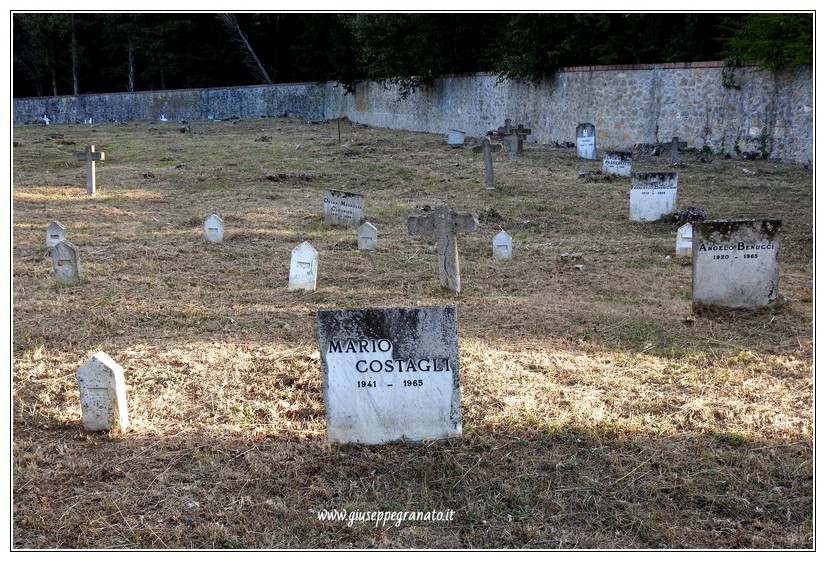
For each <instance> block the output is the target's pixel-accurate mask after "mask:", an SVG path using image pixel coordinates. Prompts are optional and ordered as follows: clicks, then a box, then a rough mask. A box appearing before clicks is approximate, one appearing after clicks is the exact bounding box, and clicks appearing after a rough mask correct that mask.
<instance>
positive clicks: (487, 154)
mask: <svg viewBox="0 0 826 562" xmlns="http://www.w3.org/2000/svg"><path fill="white" fill-rule="evenodd" d="M482 151H483V152H482V154H483V157H484V159H485V181H486V184H485V186H486V187H487V188H488V189H496V183H494V181H493V157H492V156H491V151H490V140H489V139H484V140H483V141H482Z"/></svg>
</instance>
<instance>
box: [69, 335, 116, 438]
mask: <svg viewBox="0 0 826 562" xmlns="http://www.w3.org/2000/svg"><path fill="white" fill-rule="evenodd" d="M76 376H77V386H78V390H79V391H80V409H81V413H82V415H83V428H84V429H86V430H87V431H108V430H111V429H114V428H115V427H116V426H119V427H120V429H126V428H127V427H129V411H128V409H127V406H126V382H125V381H124V378H123V367H121V366H120V365H118V364H117V363H115V361H114V360H113V359H112V358H111V357H109V356H108V355H107V354H106V353H104V352H102V351H99V352H98V353H95V355H94V356H92V357H91V358H90V359H88V360H87V361H86V362H85V363H84V364H83V365H81V366H80V368H79V369H78V370H77V373H76Z"/></svg>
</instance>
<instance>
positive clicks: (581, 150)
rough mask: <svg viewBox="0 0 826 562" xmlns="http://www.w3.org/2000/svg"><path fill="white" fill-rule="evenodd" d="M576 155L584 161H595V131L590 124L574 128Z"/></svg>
mask: <svg viewBox="0 0 826 562" xmlns="http://www.w3.org/2000/svg"><path fill="white" fill-rule="evenodd" d="M576 155H577V156H578V157H580V158H585V159H586V160H596V159H597V131H596V128H595V127H594V126H593V125H592V124H590V123H582V124H580V125H578V126H577V128H576Z"/></svg>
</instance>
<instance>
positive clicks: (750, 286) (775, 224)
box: [692, 219, 782, 310]
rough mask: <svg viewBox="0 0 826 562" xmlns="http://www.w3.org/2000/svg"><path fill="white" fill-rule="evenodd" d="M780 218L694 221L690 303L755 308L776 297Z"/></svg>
mask: <svg viewBox="0 0 826 562" xmlns="http://www.w3.org/2000/svg"><path fill="white" fill-rule="evenodd" d="M781 225H782V221H781V219H739V220H711V221H702V222H695V223H694V224H693V234H694V236H693V249H692V265H693V276H692V293H693V294H692V304H693V305H694V306H695V307H702V306H719V307H724V308H738V309H749V310H756V309H758V308H762V307H765V306H770V305H772V304H775V302H776V301H777V299H778V292H777V285H778V277H779V266H778V255H779V252H780V227H781Z"/></svg>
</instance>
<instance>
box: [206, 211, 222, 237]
mask: <svg viewBox="0 0 826 562" xmlns="http://www.w3.org/2000/svg"><path fill="white" fill-rule="evenodd" d="M204 237H205V238H206V239H207V242H213V243H215V244H219V243H221V242H223V240H224V220H223V219H222V218H221V217H219V216H218V215H217V214H215V213H212V214H211V215H209V216H208V217H207V218H206V220H204Z"/></svg>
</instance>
